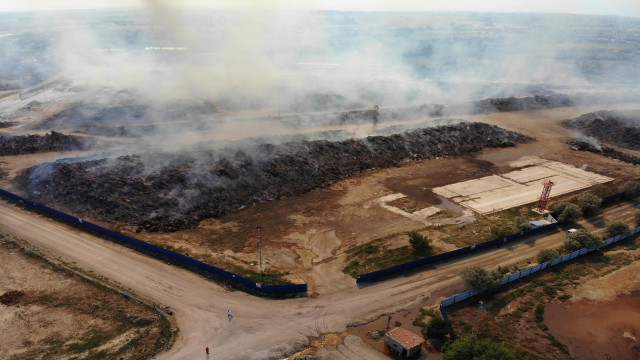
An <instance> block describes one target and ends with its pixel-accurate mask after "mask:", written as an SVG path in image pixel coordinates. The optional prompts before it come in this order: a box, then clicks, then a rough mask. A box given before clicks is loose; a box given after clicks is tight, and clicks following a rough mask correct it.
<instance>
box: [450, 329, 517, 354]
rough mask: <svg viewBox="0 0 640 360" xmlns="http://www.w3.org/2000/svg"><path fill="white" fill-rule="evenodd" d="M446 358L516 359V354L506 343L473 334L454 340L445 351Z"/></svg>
mask: <svg viewBox="0 0 640 360" xmlns="http://www.w3.org/2000/svg"><path fill="white" fill-rule="evenodd" d="M442 355H443V358H444V359H445V360H516V359H517V357H516V355H515V354H514V353H513V352H512V351H511V350H509V349H508V348H506V347H505V346H504V345H502V344H500V343H498V342H496V341H493V340H491V339H487V338H480V337H478V335H476V334H471V335H469V336H467V337H465V338H463V339H460V340H458V341H454V342H452V343H451V344H450V345H448V346H447V347H446V349H445V350H444V352H443V354H442Z"/></svg>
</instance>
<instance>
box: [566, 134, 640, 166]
mask: <svg viewBox="0 0 640 360" xmlns="http://www.w3.org/2000/svg"><path fill="white" fill-rule="evenodd" d="M567 143H568V144H569V146H571V149H573V150H578V151H588V152H592V153H594V154H598V155H602V156H606V157H609V158H612V159H616V160H620V161H624V162H627V163H629V164H633V165H638V164H640V158H639V157H637V156H633V155H629V154H625V153H623V152H622V151H618V150H616V149H612V148H610V147H608V146H604V145H600V144H594V143H589V142H586V141H580V140H569V141H568V142H567Z"/></svg>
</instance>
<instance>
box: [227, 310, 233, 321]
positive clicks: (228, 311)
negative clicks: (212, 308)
mask: <svg viewBox="0 0 640 360" xmlns="http://www.w3.org/2000/svg"><path fill="white" fill-rule="evenodd" d="M227 317H228V318H229V321H231V318H232V317H233V315H231V310H227Z"/></svg>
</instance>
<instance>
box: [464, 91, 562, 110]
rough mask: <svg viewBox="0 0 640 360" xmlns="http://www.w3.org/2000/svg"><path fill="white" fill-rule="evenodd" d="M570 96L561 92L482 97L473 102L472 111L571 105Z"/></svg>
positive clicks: (548, 107) (536, 108)
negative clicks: (482, 98) (523, 95)
mask: <svg viewBox="0 0 640 360" xmlns="http://www.w3.org/2000/svg"><path fill="white" fill-rule="evenodd" d="M572 103H573V102H572V101H571V98H569V96H567V95H563V94H552V95H535V96H525V97H505V98H494V99H484V100H479V101H476V102H474V103H473V112H474V113H476V114H485V113H491V112H496V111H528V110H539V109H550V108H555V107H562V106H571V105H572Z"/></svg>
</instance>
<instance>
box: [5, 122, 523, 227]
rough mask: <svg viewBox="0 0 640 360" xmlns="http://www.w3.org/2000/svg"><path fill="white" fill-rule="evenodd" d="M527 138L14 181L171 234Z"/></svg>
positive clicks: (393, 141)
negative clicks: (372, 173)
mask: <svg viewBox="0 0 640 360" xmlns="http://www.w3.org/2000/svg"><path fill="white" fill-rule="evenodd" d="M530 140H531V139H530V138H528V137H526V136H523V135H520V134H518V133H515V132H512V131H507V130H504V129H502V128H499V127H497V126H493V125H487V124H483V123H459V124H455V125H443V126H438V127H432V128H424V129H414V130H409V131H406V132H404V133H402V134H394V135H389V136H369V137H367V138H364V139H348V140H344V141H327V140H320V141H295V142H287V143H283V144H280V145H272V144H258V145H253V146H243V147H242V148H233V147H228V148H225V149H222V150H208V149H205V148H201V149H194V150H190V151H180V152H175V153H162V152H160V153H158V152H156V153H146V154H140V155H127V156H122V157H118V158H114V159H100V160H89V161H77V162H69V161H59V162H54V163H45V164H42V165H38V166H35V167H33V168H31V169H29V170H28V171H27V172H26V173H25V174H23V175H22V176H20V177H19V178H17V182H18V183H19V184H20V186H22V187H23V189H25V190H26V191H27V192H28V196H29V197H31V198H33V199H36V200H38V201H42V202H44V203H46V204H52V205H55V206H59V207H62V208H65V209H67V210H69V211H72V212H74V213H76V214H78V215H80V216H89V217H93V218H98V219H104V220H107V221H113V222H118V223H127V224H132V225H136V226H138V227H139V229H140V230H142V229H144V230H147V231H175V230H179V229H184V228H189V227H193V226H195V225H197V223H198V222H199V221H200V220H203V219H207V218H211V217H214V218H217V217H221V216H224V215H225V214H229V213H231V212H235V211H238V210H240V209H242V208H245V207H247V206H250V205H253V204H257V203H262V202H265V201H270V200H275V199H280V198H285V197H290V196H297V195H301V194H304V193H307V192H309V191H311V190H313V189H316V188H320V187H324V186H327V185H329V184H331V183H333V182H335V181H337V180H340V179H344V178H347V177H350V176H353V175H356V174H359V173H363V172H365V171H367V170H371V169H375V168H387V167H393V166H400V165H402V164H403V163H406V162H409V161H413V160H421V159H429V158H435V157H442V156H448V155H459V154H464V153H468V152H474V151H480V150H482V149H484V148H489V147H510V146H515V145H516V144H517V143H521V142H526V141H530Z"/></svg>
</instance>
